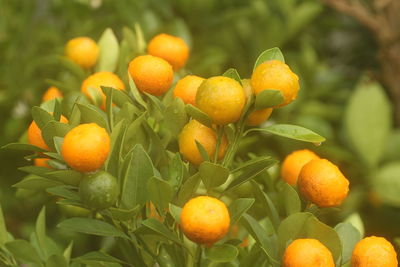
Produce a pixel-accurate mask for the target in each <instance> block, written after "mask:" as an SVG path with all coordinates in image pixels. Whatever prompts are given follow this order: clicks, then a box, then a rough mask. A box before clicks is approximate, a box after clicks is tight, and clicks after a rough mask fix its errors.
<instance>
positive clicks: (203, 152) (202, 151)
mask: <svg viewBox="0 0 400 267" xmlns="http://www.w3.org/2000/svg"><path fill="white" fill-rule="evenodd" d="M194 141H195V142H196V147H197V150H198V151H199V153H200V155H201V157H202V158H203V160H204V161H210V157H209V156H208V153H207V150H206V149H205V148H204V146H203V145H202V144H201V143H200V142H199V141H197V140H194Z"/></svg>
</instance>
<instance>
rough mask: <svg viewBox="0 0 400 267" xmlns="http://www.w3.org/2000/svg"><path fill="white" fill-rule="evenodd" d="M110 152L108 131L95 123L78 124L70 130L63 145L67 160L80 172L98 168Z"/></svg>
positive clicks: (63, 153)
mask: <svg viewBox="0 0 400 267" xmlns="http://www.w3.org/2000/svg"><path fill="white" fill-rule="evenodd" d="M109 152H110V137H109V135H108V133H107V131H106V130H105V129H104V128H102V127H100V126H98V125H97V124H95V123H86V124H81V125H78V126H77V127H75V128H73V129H72V130H71V131H69V132H68V133H67V134H66V135H65V137H64V142H63V144H62V147H61V154H62V156H63V158H64V160H65V162H66V163H67V164H68V165H69V166H70V167H71V168H73V169H75V170H77V171H80V172H91V171H95V170H98V169H99V168H100V167H101V166H102V165H103V163H104V162H105V161H106V159H107V157H108V153H109Z"/></svg>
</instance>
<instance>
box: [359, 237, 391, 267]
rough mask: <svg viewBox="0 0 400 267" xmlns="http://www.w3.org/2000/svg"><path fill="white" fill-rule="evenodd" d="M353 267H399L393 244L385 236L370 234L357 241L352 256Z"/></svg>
mask: <svg viewBox="0 0 400 267" xmlns="http://www.w3.org/2000/svg"><path fill="white" fill-rule="evenodd" d="M351 266H353V267H397V266H398V262H397V254H396V251H395V250H394V248H393V245H392V244H391V243H390V242H389V241H387V240H386V239H385V238H383V237H376V236H370V237H366V238H364V239H362V240H361V241H359V242H358V243H357V245H356V246H355V248H354V250H353V255H352V257H351Z"/></svg>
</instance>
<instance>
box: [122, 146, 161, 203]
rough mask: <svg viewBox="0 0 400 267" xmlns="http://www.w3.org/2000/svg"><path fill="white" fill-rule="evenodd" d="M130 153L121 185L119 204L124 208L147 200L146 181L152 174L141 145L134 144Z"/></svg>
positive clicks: (148, 159) (149, 162)
mask: <svg viewBox="0 0 400 267" xmlns="http://www.w3.org/2000/svg"><path fill="white" fill-rule="evenodd" d="M131 154H132V158H131V160H130V161H129V163H128V164H129V165H128V166H127V168H126V172H125V174H124V180H123V183H122V185H121V189H122V194H121V204H122V207H124V208H126V209H131V208H133V207H135V206H136V205H138V204H140V205H142V204H144V203H145V202H146V201H147V200H148V198H149V196H148V192H147V182H148V181H149V179H150V178H151V177H153V176H154V171H153V164H152V162H151V159H150V157H149V155H147V153H146V151H144V149H143V147H142V146H141V145H136V146H135V147H134V148H133V150H132V152H131Z"/></svg>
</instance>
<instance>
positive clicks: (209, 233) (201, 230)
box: [181, 196, 230, 246]
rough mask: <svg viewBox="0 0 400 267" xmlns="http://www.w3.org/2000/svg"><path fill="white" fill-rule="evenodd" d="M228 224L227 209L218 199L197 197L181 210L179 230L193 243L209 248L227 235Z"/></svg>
mask: <svg viewBox="0 0 400 267" xmlns="http://www.w3.org/2000/svg"><path fill="white" fill-rule="evenodd" d="M229 224H230V217H229V212H228V208H227V207H226V205H225V203H224V202H222V201H220V200H219V199H216V198H213V197H209V196H199V197H195V198H192V199H191V200H189V201H188V202H187V203H186V204H185V205H184V206H183V208H182V213H181V228H182V230H183V233H184V234H185V235H186V237H187V238H189V239H190V240H192V241H193V242H196V243H199V244H206V245H208V246H211V245H212V244H214V243H215V242H217V241H218V240H220V239H222V238H223V237H224V236H225V235H226V234H227V232H228V230H229Z"/></svg>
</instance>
